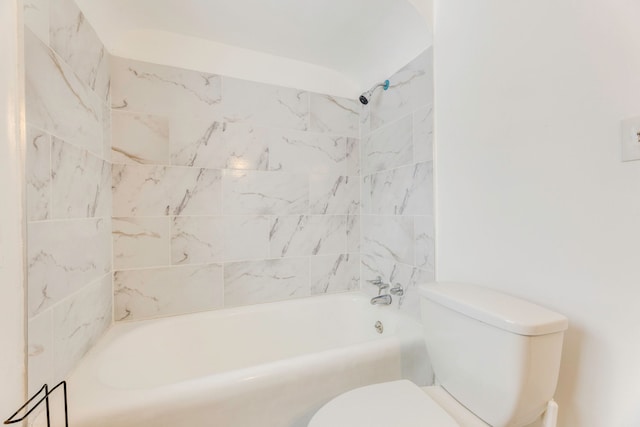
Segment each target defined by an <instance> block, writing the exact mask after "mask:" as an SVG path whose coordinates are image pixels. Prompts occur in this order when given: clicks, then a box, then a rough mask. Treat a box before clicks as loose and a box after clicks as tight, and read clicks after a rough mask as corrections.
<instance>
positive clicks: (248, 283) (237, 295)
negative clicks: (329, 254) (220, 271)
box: [224, 258, 310, 307]
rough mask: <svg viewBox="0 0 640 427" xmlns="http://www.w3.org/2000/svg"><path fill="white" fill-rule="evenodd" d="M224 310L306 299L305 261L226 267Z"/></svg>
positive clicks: (307, 288)
mask: <svg viewBox="0 0 640 427" xmlns="http://www.w3.org/2000/svg"><path fill="white" fill-rule="evenodd" d="M224 282H225V284H224V301H225V306H226V307H233V306H238V305H248V304H257V303H261V302H269V301H277V300H283V299H287V298H294V297H303V296H309V295H310V289H309V261H308V259H307V258H289V259H278V260H264V261H248V262H234V263H229V264H227V265H226V266H225V269H224Z"/></svg>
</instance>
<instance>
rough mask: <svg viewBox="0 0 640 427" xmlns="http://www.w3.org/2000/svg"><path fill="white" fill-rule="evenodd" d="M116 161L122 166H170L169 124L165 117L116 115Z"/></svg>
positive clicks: (112, 124) (114, 161) (113, 117)
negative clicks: (141, 164)
mask: <svg viewBox="0 0 640 427" xmlns="http://www.w3.org/2000/svg"><path fill="white" fill-rule="evenodd" d="M111 135H112V136H111V138H112V147H111V150H112V161H113V163H120V164H140V163H143V164H153V165H169V164H170V163H171V159H170V149H169V120H168V119H167V118H166V117H165V116H154V115H151V114H143V113H130V112H126V111H117V110H115V111H113V113H112V116H111Z"/></svg>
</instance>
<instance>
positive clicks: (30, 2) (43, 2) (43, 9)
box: [22, 0, 50, 45]
mask: <svg viewBox="0 0 640 427" xmlns="http://www.w3.org/2000/svg"><path fill="white" fill-rule="evenodd" d="M49 1H50V0H23V2H22V7H23V11H24V14H23V19H24V25H25V27H26V28H28V29H30V30H31V31H32V32H33V33H34V34H35V35H36V36H37V37H38V38H39V39H40V40H42V42H43V43H44V44H46V45H48V44H49Z"/></svg>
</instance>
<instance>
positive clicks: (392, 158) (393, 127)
mask: <svg viewBox="0 0 640 427" xmlns="http://www.w3.org/2000/svg"><path fill="white" fill-rule="evenodd" d="M412 122H413V120H412V116H411V115H409V116H407V117H404V118H403V119H401V120H398V121H397V122H394V123H391V124H389V125H388V126H385V127H383V128H382V129H379V130H377V131H375V132H373V133H372V134H370V135H369V136H367V137H365V138H364V139H363V140H362V141H361V144H362V153H361V155H362V163H361V167H362V170H363V174H365V175H368V174H370V173H375V172H379V171H382V170H387V169H393V168H397V167H399V166H404V165H409V164H411V163H412V162H413V129H412V127H413V123H412Z"/></svg>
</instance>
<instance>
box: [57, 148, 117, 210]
mask: <svg viewBox="0 0 640 427" xmlns="http://www.w3.org/2000/svg"><path fill="white" fill-rule="evenodd" d="M51 150H52V153H51V173H52V188H53V208H52V212H53V218H93V217H109V216H111V167H110V166H109V164H108V163H107V162H105V161H104V160H102V159H101V158H98V157H96V156H95V155H93V154H91V153H89V152H88V151H85V150H81V149H78V148H76V147H74V146H72V145H70V144H67V143H66V142H64V141H61V140H59V139H57V138H53V141H52V149H51Z"/></svg>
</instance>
